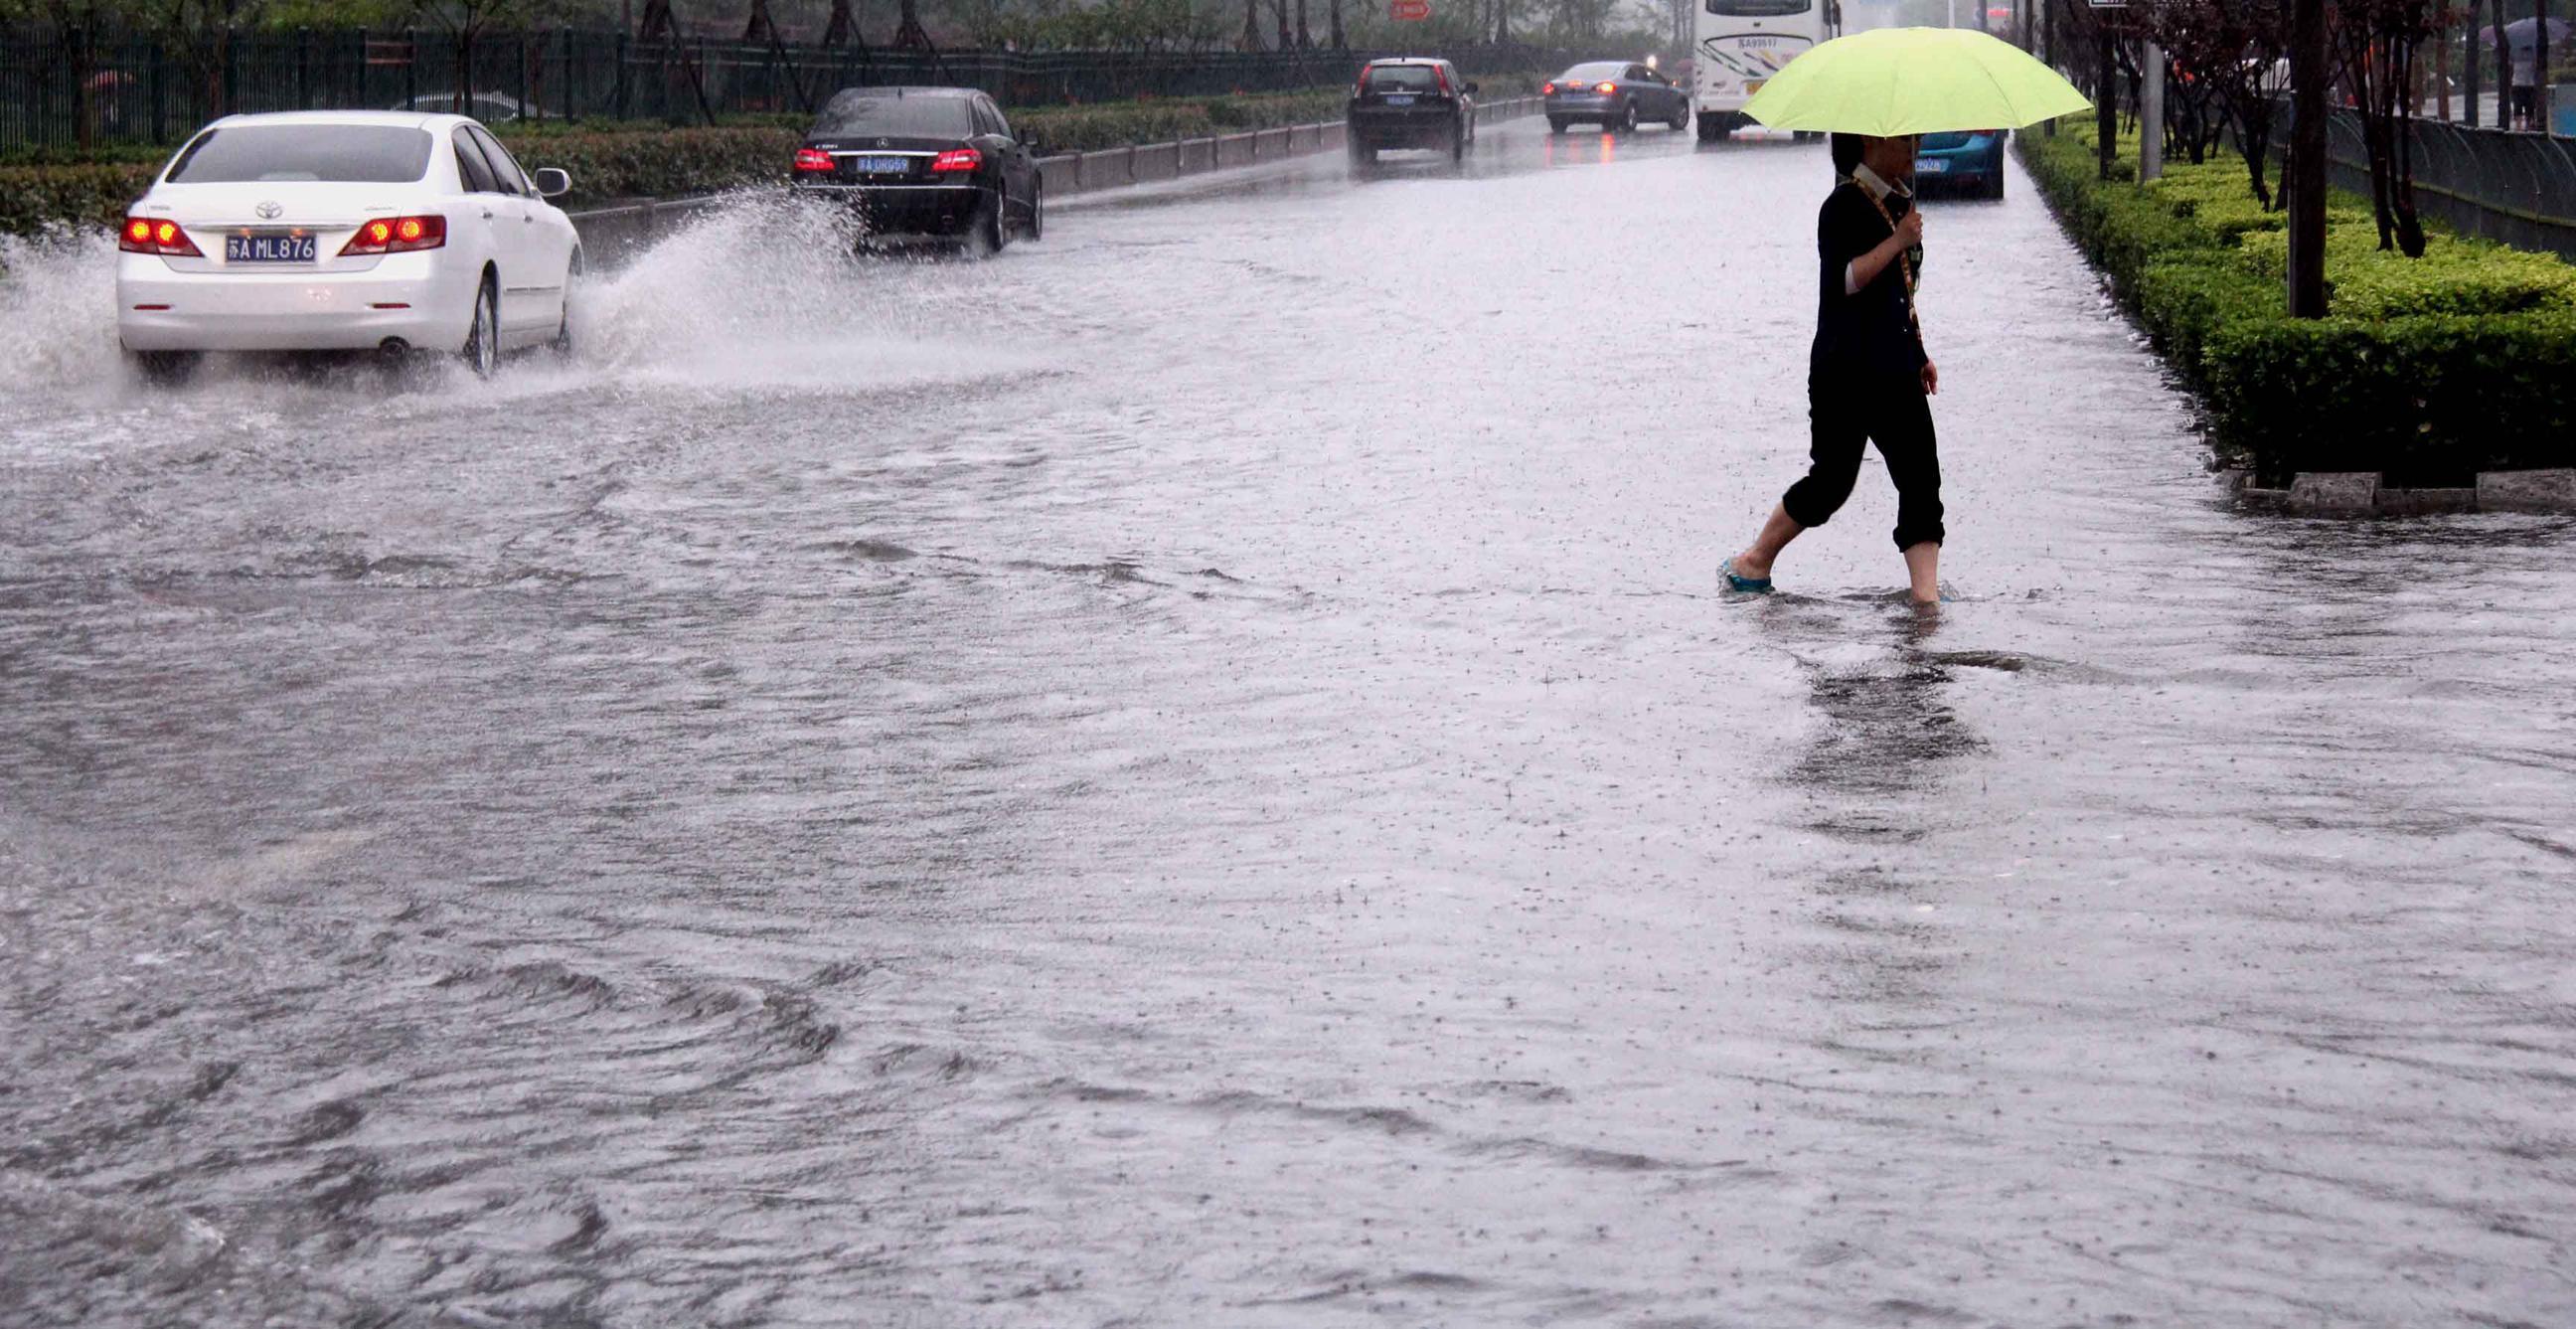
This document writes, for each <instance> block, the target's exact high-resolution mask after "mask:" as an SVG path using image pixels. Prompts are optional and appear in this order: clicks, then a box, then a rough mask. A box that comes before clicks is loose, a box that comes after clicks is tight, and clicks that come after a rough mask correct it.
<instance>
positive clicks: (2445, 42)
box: [2433, 31, 2451, 124]
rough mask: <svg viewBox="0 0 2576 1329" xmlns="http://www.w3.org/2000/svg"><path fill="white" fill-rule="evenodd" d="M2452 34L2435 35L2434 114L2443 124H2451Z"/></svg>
mask: <svg viewBox="0 0 2576 1329" xmlns="http://www.w3.org/2000/svg"><path fill="white" fill-rule="evenodd" d="M2450 36H2451V34H2450V33H2448V32H2447V31H2445V32H2436V33H2434V34H2433V100H2434V103H2435V105H2434V113H2435V114H2436V115H2437V116H2438V117H2439V118H2440V119H2441V121H2442V123H2444V124H2449V123H2450V122H2451V41H2450Z"/></svg>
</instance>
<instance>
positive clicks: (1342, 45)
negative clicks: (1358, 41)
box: [1324, 0, 1351, 51]
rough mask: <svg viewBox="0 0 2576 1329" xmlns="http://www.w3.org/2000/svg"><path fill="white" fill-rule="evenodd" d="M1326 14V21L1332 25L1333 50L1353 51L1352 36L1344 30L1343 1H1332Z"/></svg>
mask: <svg viewBox="0 0 2576 1329" xmlns="http://www.w3.org/2000/svg"><path fill="white" fill-rule="evenodd" d="M1324 12H1325V21H1326V22H1328V23H1330V24H1332V41H1333V49H1334V50H1336V51H1347V50H1349V49H1351V39H1350V34H1349V33H1348V32H1346V31H1344V30H1343V28H1342V0H1331V4H1330V5H1329V6H1327V7H1326V9H1325V11H1324Z"/></svg>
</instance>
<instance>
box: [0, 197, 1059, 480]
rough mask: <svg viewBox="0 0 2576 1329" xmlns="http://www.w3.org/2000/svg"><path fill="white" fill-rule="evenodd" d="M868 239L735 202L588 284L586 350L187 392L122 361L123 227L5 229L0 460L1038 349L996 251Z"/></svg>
mask: <svg viewBox="0 0 2576 1329" xmlns="http://www.w3.org/2000/svg"><path fill="white" fill-rule="evenodd" d="M859 234H860V228H859V226H858V223H857V219H856V218H855V216H854V215H852V214H851V213H850V212H848V211H847V210H846V209H841V208H835V207H830V206H826V205H819V204H815V203H812V202H810V201H808V200H801V199H796V198H792V197H789V196H786V195H784V194H781V193H777V192H774V191H772V192H763V193H750V194H744V195H741V196H739V197H735V198H731V199H727V200H725V201H724V202H722V203H720V204H718V205H716V206H714V207H711V208H708V209H707V210H705V211H704V212H702V213H701V214H700V215H699V216H698V217H697V218H695V219H694V220H692V221H691V222H689V223H687V224H686V225H684V226H683V227H681V228H680V229H679V230H677V231H675V232H674V233H673V234H671V235H670V236H668V237H667V238H664V239H662V240H661V241H659V242H657V243H655V244H654V245H652V246H651V247H650V248H648V249H646V250H645V251H644V252H643V253H641V254H640V255H638V256H637V257H636V259H635V260H634V261H633V262H631V263H629V264H627V265H626V266H624V267H623V268H620V269H618V270H616V271H614V272H611V273H607V274H601V275H594V276H593V277H591V278H590V279H589V280H588V281H587V282H585V283H583V285H582V288H581V291H580V293H579V295H578V296H577V297H576V302H575V306H574V318H575V333H576V338H577V342H578V347H579V349H578V350H577V351H576V353H575V355H574V356H573V357H572V358H571V359H570V360H568V361H567V360H563V359H559V358H557V357H555V356H554V355H552V354H549V353H545V352H538V353H533V354H527V355H522V356H518V357H514V358H513V359H511V360H510V361H509V362H508V363H507V364H506V366H505V367H504V369H503V372H502V374H501V375H500V378H499V379H498V381H496V382H493V383H489V384H483V383H477V382H476V381H475V380H474V379H473V378H472V377H471V376H470V375H468V374H467V373H465V372H464V370H463V369H462V367H461V366H459V365H457V364H455V363H453V362H451V361H448V360H445V359H442V358H440V357H436V356H419V357H415V358H414V361H413V362H412V363H411V364H410V365H409V366H407V368H406V370H405V372H403V373H400V374H387V373H384V372H381V369H380V367H379V366H376V365H374V364H372V363H369V362H366V361H364V360H361V361H359V362H356V363H355V364H354V365H353V364H351V363H349V362H346V361H343V362H339V363H337V364H332V363H328V362H312V361H298V360H295V359H292V358H280V357H269V356H261V357H243V358H234V357H213V358H210V359H209V360H208V361H207V363H206V364H205V365H204V366H203V367H202V368H201V369H200V370H199V372H198V373H197V374H196V375H194V376H193V378H192V379H191V380H190V381H189V382H188V383H187V384H186V385H185V386H182V387H163V386H153V385H148V384H146V383H144V382H143V381H142V380H141V378H140V376H139V375H137V374H135V373H134V372H133V371H131V370H130V369H128V368H127V367H126V366H125V365H124V364H123V361H122V356H121V355H120V353H119V352H118V349H117V342H116V313H115V300H114V298H113V296H112V294H111V292H112V290H113V288H114V285H115V281H116V259H117V251H116V238H115V235H114V234H113V233H112V232H109V231H106V230H103V229H81V230H71V229H62V230H56V231H53V232H49V233H47V234H44V235H41V236H37V237H33V238H26V237H5V236H0V455H11V456H17V457H21V458H26V457H34V456H64V455H96V454H98V453H101V452H113V451H116V450H118V448H119V446H120V444H121V443H123V442H127V441H132V440H136V439H146V440H148V439H149V438H152V437H168V436H171V435H173V434H186V435H198V436H202V435H205V434H209V433H214V434H221V433H228V432H235V431H238V430H240V429H242V428H244V427H246V426H252V425H254V424H255V423H256V422H257V421H260V420H267V421H270V422H272V423H273V422H274V421H276V420H277V419H279V418H281V417H282V418H299V417H302V416H306V415H311V414H317V413H327V412H337V411H345V410H347V409H348V408H349V407H350V405H351V403H352V401H353V399H354V400H360V401H364V402H367V403H371V404H383V405H389V406H390V407H391V408H392V409H396V410H413V409H423V410H429V411H434V412H438V413H442V414H444V413H449V412H453V411H456V410H459V409H462V410H466V411H479V410H487V409H493V408H503V407H510V408H515V407H517V406H521V405H524V404H525V403H527V402H529V401H531V400H532V399H536V398H543V397H550V396H556V395H559V394H564V393H568V392H585V391H592V390H597V389H602V388H605V389H607V390H610V391H617V392H629V391H642V392H653V391H669V390H680V391H684V392H688V393H691V394H693V395H700V396H703V395H707V394H718V395H724V394H734V393H742V392H777V391H782V390H784V391H813V392H824V393H834V394H858V393H872V392H883V391H889V390H901V389H904V388H911V387H919V386H923V385H929V384H939V383H955V382H965V381H971V380H974V379H978V378H984V377H989V376H992V375H996V374H1003V373H1014V372H1021V371H1025V370H1026V369H1028V368H1030V367H1032V366H1034V365H1036V364H1037V363H1039V362H1040V361H1039V358H1038V357H1035V356H1033V355H1030V354H1025V353H1016V352H1012V351H1008V350H1005V349H1000V348H997V347H995V346H993V345H991V344H989V343H990V341H991V337H990V335H989V334H988V333H986V332H984V331H983V329H984V328H985V327H986V325H987V323H988V319H987V318H986V317H985V316H984V314H985V311H988V310H990V309H991V308H992V307H993V305H992V303H991V302H992V301H994V300H999V299H1005V298H1007V293H1006V292H1005V291H1004V290H1003V289H1002V288H1001V286H1000V282H999V279H997V278H995V277H993V276H991V275H988V274H986V273H984V272H982V271H980V270H979V268H980V265H976V264H971V263H947V262H939V263H922V262H914V261H904V260H899V259H898V260H888V259H881V258H860V257H857V256H855V255H854V253H853V250H854V249H855V248H856V245H857V242H858V238H859Z"/></svg>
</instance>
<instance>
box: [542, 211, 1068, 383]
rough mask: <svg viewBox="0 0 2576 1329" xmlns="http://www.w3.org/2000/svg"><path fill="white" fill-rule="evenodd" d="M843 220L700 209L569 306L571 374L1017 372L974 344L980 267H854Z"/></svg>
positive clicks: (871, 262) (846, 216)
mask: <svg viewBox="0 0 2576 1329" xmlns="http://www.w3.org/2000/svg"><path fill="white" fill-rule="evenodd" d="M860 234H861V228H860V226H859V224H858V219H857V218H856V216H855V215H854V214H852V213H851V212H850V211H849V210H848V209H845V208H840V207H834V206H831V205H828V204H821V203H816V202H813V201H810V200H805V199H798V198H794V197H792V196H789V195H787V194H784V193H779V192H775V191H770V192H764V193H753V194H744V195H741V196H739V197H736V198H733V199H729V200H727V201H726V202H725V203H723V204H722V205H720V206H718V207H715V208H711V209H709V210H707V211H706V212H704V213H702V214H700V215H699V216H698V217H697V218H696V219H694V220H692V221H691V222H689V223H687V224H686V225H684V226H683V227H682V228H681V229H680V230H678V231H677V232H675V233H674V234H672V235H671V236H670V237H669V238H667V239H664V240H662V241H660V242H658V243H656V244H654V245H653V246H652V247H651V248H650V249H648V250H646V251H645V252H644V253H643V254H641V255H640V256H638V257H637V258H636V260H635V261H634V262H633V263H631V264H629V265H627V266H626V267H625V268H623V269H621V270H620V271H618V272H616V273H613V274H610V275H608V276H606V277H601V278H594V279H593V280H592V282H591V283H590V287H589V289H588V290H587V291H586V292H585V293H584V295H583V296H582V298H581V299H579V300H578V301H577V302H576V304H575V307H574V314H575V320H576V322H575V332H576V334H577V335H579V336H580V337H581V338H582V339H583V343H584V344H583V349H582V352H581V354H580V356H579V360H580V362H581V364H580V367H579V368H580V372H582V373H583V374H584V375H587V376H598V377H606V378H609V379H612V380H615V381H617V382H619V383H620V384H622V385H626V386H637V387H649V386H656V385H666V386H678V387H691V388H700V389H717V390H774V389H781V388H784V389H790V390H793V389H816V390H842V391H846V390H852V389H860V388H868V389H881V388H888V387H898V386H910V385H920V384H926V383H937V382H956V381H963V380H967V379H973V378H980V377H984V376H987V375H991V374H996V373H1002V372H1008V371H1013V370H1019V369H1024V368H1027V367H1028V366H1029V365H1030V363H1031V360H1030V357H1028V356H1025V355H1018V354H1010V353H1006V352H999V351H997V350H996V349H995V348H993V347H991V346H989V345H983V344H979V339H978V338H977V336H976V334H975V333H974V332H973V329H974V328H976V327H977V326H978V325H979V324H980V322H981V320H978V319H975V318H973V317H972V314H971V309H972V306H973V305H974V304H975V303H978V301H977V300H976V299H975V297H974V295H973V294H972V293H984V294H992V293H993V283H992V280H991V279H990V278H989V277H987V276H986V275H985V274H984V273H982V272H981V271H980V270H979V265H975V264H967V263H949V262H919V261H907V260H904V259H883V258H859V257H856V256H854V254H853V252H852V251H853V250H854V249H855V248H856V247H857V245H858V241H859V237H860Z"/></svg>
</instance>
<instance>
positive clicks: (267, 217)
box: [251, 203, 286, 221]
mask: <svg viewBox="0 0 2576 1329" xmlns="http://www.w3.org/2000/svg"><path fill="white" fill-rule="evenodd" d="M251 211H253V212H256V213H258V214H259V219H260V220H261V221H274V220H275V219H276V217H277V214H279V213H281V212H284V211H286V207H285V205H284V204H280V203H262V204H260V205H259V206H258V207H256V208H253V209H251Z"/></svg>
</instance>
